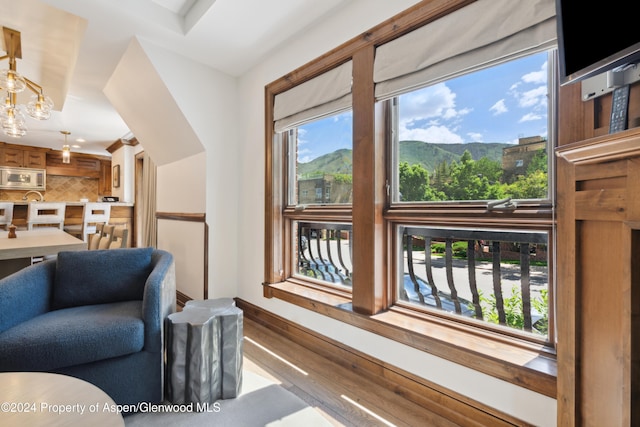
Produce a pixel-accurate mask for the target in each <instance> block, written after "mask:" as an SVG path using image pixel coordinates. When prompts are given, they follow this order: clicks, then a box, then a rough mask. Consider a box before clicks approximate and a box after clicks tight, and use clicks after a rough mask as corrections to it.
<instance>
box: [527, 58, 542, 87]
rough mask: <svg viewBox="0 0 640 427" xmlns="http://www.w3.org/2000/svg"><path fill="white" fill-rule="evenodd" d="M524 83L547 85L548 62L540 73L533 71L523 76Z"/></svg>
mask: <svg viewBox="0 0 640 427" xmlns="http://www.w3.org/2000/svg"><path fill="white" fill-rule="evenodd" d="M522 81H523V82H525V83H533V84H538V85H539V84H546V83H547V62H546V61H545V63H544V64H542V67H540V70H538V71H532V72H530V73H527V74H525V75H524V76H522Z"/></svg>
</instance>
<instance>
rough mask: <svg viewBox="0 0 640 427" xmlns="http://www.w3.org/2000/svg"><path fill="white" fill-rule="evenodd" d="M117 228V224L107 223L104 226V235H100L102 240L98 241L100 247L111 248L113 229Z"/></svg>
mask: <svg viewBox="0 0 640 427" xmlns="http://www.w3.org/2000/svg"><path fill="white" fill-rule="evenodd" d="M115 228H116V226H115V225H105V226H104V227H103V228H102V236H101V237H100V242H99V243H98V249H109V246H110V245H111V240H112V239H113V230H114V229H115Z"/></svg>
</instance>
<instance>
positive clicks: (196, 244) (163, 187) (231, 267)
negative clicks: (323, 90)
mask: <svg viewBox="0 0 640 427" xmlns="http://www.w3.org/2000/svg"><path fill="white" fill-rule="evenodd" d="M104 91H105V94H106V95H107V97H108V98H109V101H110V102H111V103H112V104H113V105H114V106H115V107H116V109H117V110H118V113H119V114H120V115H121V116H122V118H123V119H124V121H125V122H126V123H127V125H128V126H129V128H130V129H131V130H132V132H133V133H134V134H135V135H136V138H137V139H138V140H139V141H140V143H141V144H142V145H143V146H144V147H145V151H146V152H147V153H148V154H149V155H150V156H151V158H152V159H153V161H154V162H156V164H157V165H158V188H157V191H158V197H157V202H158V206H157V209H158V211H161V212H172V213H202V212H205V214H206V219H207V223H208V224H209V225H210V227H209V235H208V241H209V263H208V271H209V274H208V288H209V296H210V297H233V296H235V295H236V283H237V281H236V265H237V258H236V256H237V230H238V228H239V227H238V215H237V208H238V185H239V183H238V181H239V178H238V174H239V168H238V165H239V164H240V159H239V157H238V145H239V144H238V136H237V129H238V127H240V125H239V123H238V122H239V117H238V114H237V111H238V109H237V93H236V91H237V88H236V80H235V79H234V78H233V77H230V76H228V75H226V74H224V73H221V72H219V71H217V70H213V69H211V68H209V67H207V66H205V65H203V64H201V63H197V62H195V61H193V60H190V59H188V58H185V57H183V56H181V55H179V54H176V53H174V52H171V51H168V50H166V49H164V48H163V47H161V46H157V45H154V44H151V43H149V42H146V41H144V40H139V39H133V40H131V42H130V44H129V47H128V48H127V50H126V52H125V54H124V55H123V57H122V58H121V60H120V62H119V64H118V66H117V67H116V70H115V71H114V73H113V75H112V76H111V78H110V79H109V82H108V83H107V85H106V87H105V90H104ZM191 225H193V224H191ZM191 225H185V224H181V223H180V222H176V221H162V224H159V226H158V242H159V247H160V245H162V247H163V248H167V249H169V248H170V249H171V250H172V251H173V252H174V256H175V257H176V275H177V278H176V279H177V282H178V287H179V288H180V286H182V285H181V284H182V283H184V284H188V286H189V288H188V289H189V290H191V289H192V288H191V287H192V286H194V282H196V281H200V282H201V283H199V285H200V286H199V287H198V289H199V288H201V285H202V281H203V279H198V278H197V277H194V276H193V275H192V273H193V271H196V270H197V271H200V270H201V268H202V263H203V260H202V257H200V256H197V255H194V254H197V253H198V249H199V251H200V253H203V250H204V247H203V244H204V242H203V239H201V237H202V230H201V229H199V228H197V227H196V228H194V227H192V226H191ZM186 245H190V246H186ZM193 289H196V288H193ZM185 293H187V295H188V296H191V297H193V298H201V297H202V294H201V293H200V292H194V293H193V294H189V293H188V292H185Z"/></svg>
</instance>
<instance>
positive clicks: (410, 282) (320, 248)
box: [295, 222, 549, 335]
mask: <svg viewBox="0 0 640 427" xmlns="http://www.w3.org/2000/svg"><path fill="white" fill-rule="evenodd" d="M296 231H297V235H296V237H295V238H296V240H297V255H298V257H297V271H296V272H297V274H301V275H305V276H308V277H312V278H314V279H317V280H321V281H324V282H327V283H328V284H331V285H342V286H347V287H351V284H352V274H353V268H352V261H351V259H352V258H351V254H352V241H353V239H352V228H351V224H341V223H320V222H298V224H297V227H296ZM400 233H401V235H402V241H403V252H404V266H403V270H402V278H401V279H400V280H399V285H398V299H399V300H400V301H404V302H408V303H410V304H417V305H419V306H425V307H430V308H436V309H439V310H443V311H447V312H450V313H455V314H458V315H461V316H465V317H470V318H476V319H480V320H484V321H487V322H492V323H497V324H500V325H505V326H510V327H514V328H519V329H522V330H524V331H528V332H536V333H540V334H543V335H546V327H547V321H548V319H547V311H548V310H547V306H546V304H547V300H546V296H547V292H548V282H549V281H548V268H547V245H548V233H547V232H545V231H519V230H494V229H446V228H436V227H403V228H401V231H400Z"/></svg>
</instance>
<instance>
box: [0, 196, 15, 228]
mask: <svg viewBox="0 0 640 427" xmlns="http://www.w3.org/2000/svg"><path fill="white" fill-rule="evenodd" d="M12 222H13V202H0V227H4V229H5V230H8V229H9V225H11V223H12Z"/></svg>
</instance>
